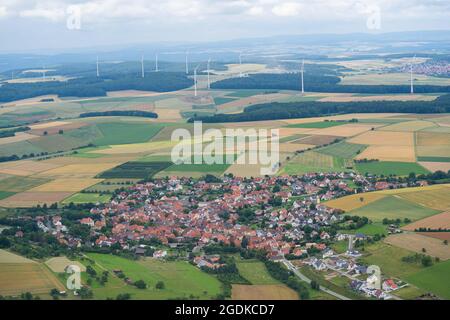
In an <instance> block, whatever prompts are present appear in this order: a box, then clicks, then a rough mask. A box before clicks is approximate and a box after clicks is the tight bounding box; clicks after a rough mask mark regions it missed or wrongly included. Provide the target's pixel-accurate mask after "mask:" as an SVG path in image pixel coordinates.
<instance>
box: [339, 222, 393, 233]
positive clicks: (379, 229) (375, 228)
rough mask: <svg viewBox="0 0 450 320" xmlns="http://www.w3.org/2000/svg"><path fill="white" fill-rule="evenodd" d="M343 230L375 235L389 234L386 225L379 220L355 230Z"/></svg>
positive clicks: (344, 231)
mask: <svg viewBox="0 0 450 320" xmlns="http://www.w3.org/2000/svg"><path fill="white" fill-rule="evenodd" d="M342 232H343V233H348V234H356V233H362V234H365V235H366V236H374V235H376V234H379V235H382V234H384V235H387V230H386V226H384V225H383V224H381V223H378V222H375V223H369V224H366V225H365V226H363V227H361V228H359V229H355V230H342Z"/></svg>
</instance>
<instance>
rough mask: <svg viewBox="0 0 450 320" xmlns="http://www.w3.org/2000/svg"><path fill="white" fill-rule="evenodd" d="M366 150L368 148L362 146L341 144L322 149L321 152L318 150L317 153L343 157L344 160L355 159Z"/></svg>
mask: <svg viewBox="0 0 450 320" xmlns="http://www.w3.org/2000/svg"><path fill="white" fill-rule="evenodd" d="M366 148H367V146H365V145H361V144H354V143H348V142H339V143H334V144H332V145H330V146H327V147H324V148H320V149H319V150H317V152H320V153H323V154H328V155H330V156H334V157H341V158H344V159H353V158H354V157H356V156H357V155H358V154H360V153H361V152H362V151H363V150H364V149H366Z"/></svg>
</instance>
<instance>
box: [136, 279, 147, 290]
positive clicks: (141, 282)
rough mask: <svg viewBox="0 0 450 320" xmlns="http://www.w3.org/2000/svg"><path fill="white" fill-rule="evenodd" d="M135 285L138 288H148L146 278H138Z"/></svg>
mask: <svg viewBox="0 0 450 320" xmlns="http://www.w3.org/2000/svg"><path fill="white" fill-rule="evenodd" d="M134 285H135V287H136V288H138V289H142V290H143V289H147V284H146V283H145V281H144V280H138V281H136V282H135V283H134Z"/></svg>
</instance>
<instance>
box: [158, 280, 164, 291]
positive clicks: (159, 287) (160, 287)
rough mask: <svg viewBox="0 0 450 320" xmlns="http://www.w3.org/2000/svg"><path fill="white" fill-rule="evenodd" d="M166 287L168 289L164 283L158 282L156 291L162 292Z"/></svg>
mask: <svg viewBox="0 0 450 320" xmlns="http://www.w3.org/2000/svg"><path fill="white" fill-rule="evenodd" d="M165 287H166V285H165V284H164V282H163V281H158V282H157V283H156V289H159V290H162V289H164V288H165Z"/></svg>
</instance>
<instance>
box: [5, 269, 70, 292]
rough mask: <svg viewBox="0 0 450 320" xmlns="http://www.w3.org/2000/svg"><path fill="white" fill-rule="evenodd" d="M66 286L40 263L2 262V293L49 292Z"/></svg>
mask: <svg viewBox="0 0 450 320" xmlns="http://www.w3.org/2000/svg"><path fill="white" fill-rule="evenodd" d="M54 288H56V289H58V290H64V286H63V285H62V284H61V283H60V282H59V281H58V279H57V278H56V277H55V276H54V275H53V274H52V273H51V272H50V271H49V270H47V269H46V268H45V267H44V266H43V265H41V264H38V263H0V295H6V296H15V295H20V294H21V293H24V292H31V293H33V294H48V293H49V292H50V290H51V289H54Z"/></svg>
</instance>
